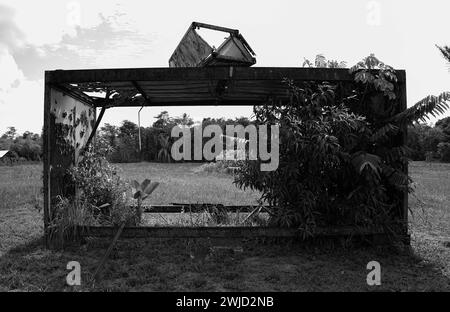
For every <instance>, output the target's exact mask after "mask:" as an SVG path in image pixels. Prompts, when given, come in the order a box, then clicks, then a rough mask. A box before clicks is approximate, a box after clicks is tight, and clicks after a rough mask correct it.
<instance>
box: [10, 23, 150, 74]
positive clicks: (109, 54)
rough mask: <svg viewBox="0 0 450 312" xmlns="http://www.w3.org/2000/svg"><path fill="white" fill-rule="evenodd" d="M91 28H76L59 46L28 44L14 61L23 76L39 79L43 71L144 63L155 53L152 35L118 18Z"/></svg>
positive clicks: (16, 55) (64, 36)
mask: <svg viewBox="0 0 450 312" xmlns="http://www.w3.org/2000/svg"><path fill="white" fill-rule="evenodd" d="M100 20H101V22H100V23H99V24H98V25H96V26H94V27H91V28H82V27H79V26H77V27H76V28H75V31H74V34H73V35H70V34H65V35H63V37H62V39H61V41H60V42H58V43H56V44H45V45H41V46H35V45H31V44H27V45H26V46H25V47H23V48H22V49H20V50H17V51H15V54H14V57H15V59H16V61H17V63H18V65H19V67H20V68H21V69H22V70H23V72H24V74H25V75H26V76H27V77H29V78H31V79H39V78H41V77H42V76H43V71H44V70H51V69H69V68H70V69H76V68H96V67H117V64H124V63H127V64H129V65H127V66H129V67H132V66H135V65H136V64H137V62H139V61H140V62H141V63H144V59H145V57H146V55H148V54H150V52H151V50H152V38H151V36H150V35H147V34H144V33H142V32H140V31H137V30H134V29H132V28H130V27H129V26H128V25H126V24H125V23H120V21H119V15H117V16H110V17H104V16H101V15H100Z"/></svg>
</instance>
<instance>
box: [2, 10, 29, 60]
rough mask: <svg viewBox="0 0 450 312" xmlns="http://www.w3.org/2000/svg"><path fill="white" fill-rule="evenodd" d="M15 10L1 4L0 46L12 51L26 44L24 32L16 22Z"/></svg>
mask: <svg viewBox="0 0 450 312" xmlns="http://www.w3.org/2000/svg"><path fill="white" fill-rule="evenodd" d="M14 16H15V11H14V10H13V9H12V8H10V7H7V6H4V5H0V48H7V49H8V50H10V51H15V50H16V49H19V48H20V47H22V46H23V44H24V37H25V36H24V34H23V32H22V31H21V30H20V29H19V27H18V26H17V25H16V23H15V22H14Z"/></svg>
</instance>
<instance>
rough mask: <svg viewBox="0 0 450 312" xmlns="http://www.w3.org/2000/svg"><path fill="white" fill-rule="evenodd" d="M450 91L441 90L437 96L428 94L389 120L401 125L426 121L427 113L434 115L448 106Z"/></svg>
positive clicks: (441, 112)
mask: <svg viewBox="0 0 450 312" xmlns="http://www.w3.org/2000/svg"><path fill="white" fill-rule="evenodd" d="M449 101H450V92H443V93H441V94H440V95H438V96H434V95H429V96H427V97H426V98H424V99H422V100H420V101H419V102H417V103H416V104H415V105H414V106H412V107H410V108H408V109H406V110H405V111H403V112H401V113H399V114H397V115H395V116H393V117H392V118H391V119H390V120H389V121H390V122H394V123H399V124H402V125H410V124H413V123H414V122H417V121H422V122H426V121H427V119H430V117H429V115H431V116H433V117H436V116H437V115H440V114H443V113H444V112H445V111H446V110H447V109H448V108H449V107H450V106H449V103H448V102H449Z"/></svg>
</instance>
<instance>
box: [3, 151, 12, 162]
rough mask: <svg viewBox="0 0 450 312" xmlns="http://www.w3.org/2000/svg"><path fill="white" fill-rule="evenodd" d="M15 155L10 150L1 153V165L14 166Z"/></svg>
mask: <svg viewBox="0 0 450 312" xmlns="http://www.w3.org/2000/svg"><path fill="white" fill-rule="evenodd" d="M13 159H14V157H13V155H12V153H10V151H9V150H3V151H0V164H6V163H9V164H12V163H13Z"/></svg>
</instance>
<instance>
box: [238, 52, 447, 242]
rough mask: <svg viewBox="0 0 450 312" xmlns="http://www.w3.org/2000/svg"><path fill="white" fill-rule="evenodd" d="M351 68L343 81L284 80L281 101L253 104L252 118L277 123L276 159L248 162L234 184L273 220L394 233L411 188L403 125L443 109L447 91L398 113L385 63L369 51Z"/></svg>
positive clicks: (307, 228)
mask: <svg viewBox="0 0 450 312" xmlns="http://www.w3.org/2000/svg"><path fill="white" fill-rule="evenodd" d="M374 70H378V71H374ZM350 72H351V73H352V74H353V75H354V80H355V83H354V84H352V85H350V86H345V85H342V84H334V85H333V84H329V83H326V82H325V83H314V82H307V83H304V84H302V85H294V83H293V82H292V81H289V80H286V88H287V89H288V91H289V93H290V100H289V101H288V102H284V103H283V102H280V101H277V100H272V101H269V102H268V103H267V104H266V105H263V106H258V107H255V108H254V112H255V116H256V122H257V123H258V124H278V125H279V126H280V165H279V168H278V170H276V171H274V172H261V171H260V170H259V168H260V164H259V161H247V162H246V163H245V165H244V166H242V168H241V170H240V172H239V175H238V176H237V178H236V180H235V183H236V184H237V185H238V186H239V187H241V188H244V189H245V188H251V189H254V190H258V191H260V192H261V193H262V199H263V200H265V201H266V202H268V203H269V204H270V205H272V206H275V207H278V209H276V210H275V212H274V215H273V217H272V219H271V221H272V223H273V224H276V225H280V226H290V227H294V226H295V227H298V228H299V229H300V230H302V232H303V233H304V235H314V231H315V229H316V228H317V227H320V226H330V225H334V226H336V225H337V226H339V225H353V226H361V227H364V228H383V229H384V230H385V231H386V230H387V231H388V232H391V233H394V230H395V227H393V223H394V224H395V223H397V222H401V219H400V216H401V212H400V211H399V210H400V209H399V206H400V202H401V198H402V192H403V191H405V190H410V188H409V183H410V179H409V177H408V176H407V175H406V174H405V173H404V167H405V163H406V161H407V156H408V152H409V150H408V148H407V147H406V145H405V144H404V142H402V136H403V133H402V128H403V127H406V126H407V125H410V124H412V123H413V122H415V121H418V120H424V119H425V118H426V117H427V115H428V114H433V115H434V114H438V113H442V112H443V111H444V110H445V109H446V108H448V104H447V103H446V101H447V100H449V99H450V93H443V94H441V95H440V96H438V97H434V96H430V97H427V98H426V99H424V100H422V101H420V102H419V103H417V104H416V105H414V106H413V107H410V108H408V109H406V110H405V111H402V107H401V105H402V102H401V101H402V99H401V97H400V93H399V88H398V84H397V77H396V73H395V71H394V69H393V68H392V67H390V66H387V65H386V64H384V63H382V62H381V61H379V60H378V59H377V58H376V57H375V56H374V55H370V56H369V57H367V58H365V59H364V60H363V61H361V62H359V63H358V64H357V65H355V66H354V67H352V68H351V69H350ZM396 227H398V224H397V226H396Z"/></svg>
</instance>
